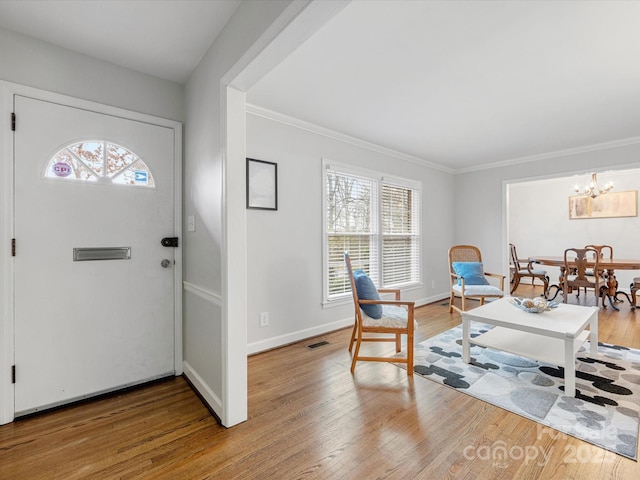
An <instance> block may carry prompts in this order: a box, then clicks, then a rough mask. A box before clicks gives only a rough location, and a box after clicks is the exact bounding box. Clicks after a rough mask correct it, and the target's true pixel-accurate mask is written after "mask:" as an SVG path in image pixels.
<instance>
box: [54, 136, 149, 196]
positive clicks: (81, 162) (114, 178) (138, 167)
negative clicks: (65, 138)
mask: <svg viewBox="0 0 640 480" xmlns="http://www.w3.org/2000/svg"><path fill="white" fill-rule="evenodd" d="M44 176H45V178H58V179H65V180H73V181H79V182H96V183H103V184H108V185H114V184H115V185H135V186H140V187H150V188H154V187H155V182H154V181H153V176H152V175H151V171H149V167H147V165H146V164H145V163H144V162H143V161H142V159H141V158H140V157H138V156H137V155H136V154H135V153H133V152H132V151H131V150H128V149H126V148H124V147H121V146H120V145H116V144H115V143H110V142H103V141H99V140H87V141H83V142H77V143H74V144H71V145H67V146H66V147H64V148H63V149H62V150H60V151H59V152H58V153H56V154H55V155H54V156H53V157H51V159H50V160H49V163H48V164H47V169H46V171H45V174H44Z"/></svg>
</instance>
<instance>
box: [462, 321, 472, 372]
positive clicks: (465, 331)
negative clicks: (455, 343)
mask: <svg viewBox="0 0 640 480" xmlns="http://www.w3.org/2000/svg"><path fill="white" fill-rule="evenodd" d="M469 330H470V328H469V318H468V317H467V318H466V315H462V361H463V362H464V363H469V361H470V360H471V358H470V357H471V356H470V354H469V350H470V347H469V338H470V337H469Z"/></svg>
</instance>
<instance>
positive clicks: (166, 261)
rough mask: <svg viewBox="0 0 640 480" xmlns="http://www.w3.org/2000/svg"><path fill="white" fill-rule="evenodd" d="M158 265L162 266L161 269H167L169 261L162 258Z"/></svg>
mask: <svg viewBox="0 0 640 480" xmlns="http://www.w3.org/2000/svg"><path fill="white" fill-rule="evenodd" d="M160 265H161V266H162V268H169V266H170V265H171V260H169V259H168V258H163V259H162V261H161V262H160Z"/></svg>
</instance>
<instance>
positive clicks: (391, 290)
mask: <svg viewBox="0 0 640 480" xmlns="http://www.w3.org/2000/svg"><path fill="white" fill-rule="evenodd" d="M378 293H395V295H396V300H400V289H399V288H379V289H378Z"/></svg>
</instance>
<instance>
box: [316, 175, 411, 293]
mask: <svg viewBox="0 0 640 480" xmlns="http://www.w3.org/2000/svg"><path fill="white" fill-rule="evenodd" d="M324 180H325V190H324V193H325V198H324V217H325V258H326V265H325V291H326V293H325V300H333V299H336V298H340V297H343V296H345V295H347V294H349V293H350V292H351V283H350V280H349V277H348V273H347V270H346V266H345V263H344V253H345V252H349V255H350V257H351V261H352V264H353V265H354V268H361V269H363V270H364V271H366V272H367V273H368V274H369V276H370V277H371V278H372V280H373V281H374V283H375V284H376V285H377V286H378V287H380V288H382V287H392V286H394V287H397V286H405V285H410V284H414V283H418V282H420V260H419V257H420V223H419V219H420V190H419V187H418V186H416V182H413V181H410V180H407V181H406V184H405V182H404V181H403V180H401V179H392V180H389V179H385V178H383V177H382V176H381V175H379V174H375V173H372V172H359V171H354V170H353V169H351V168H340V167H336V166H334V165H331V166H328V165H327V166H326V175H325V179H324Z"/></svg>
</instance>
